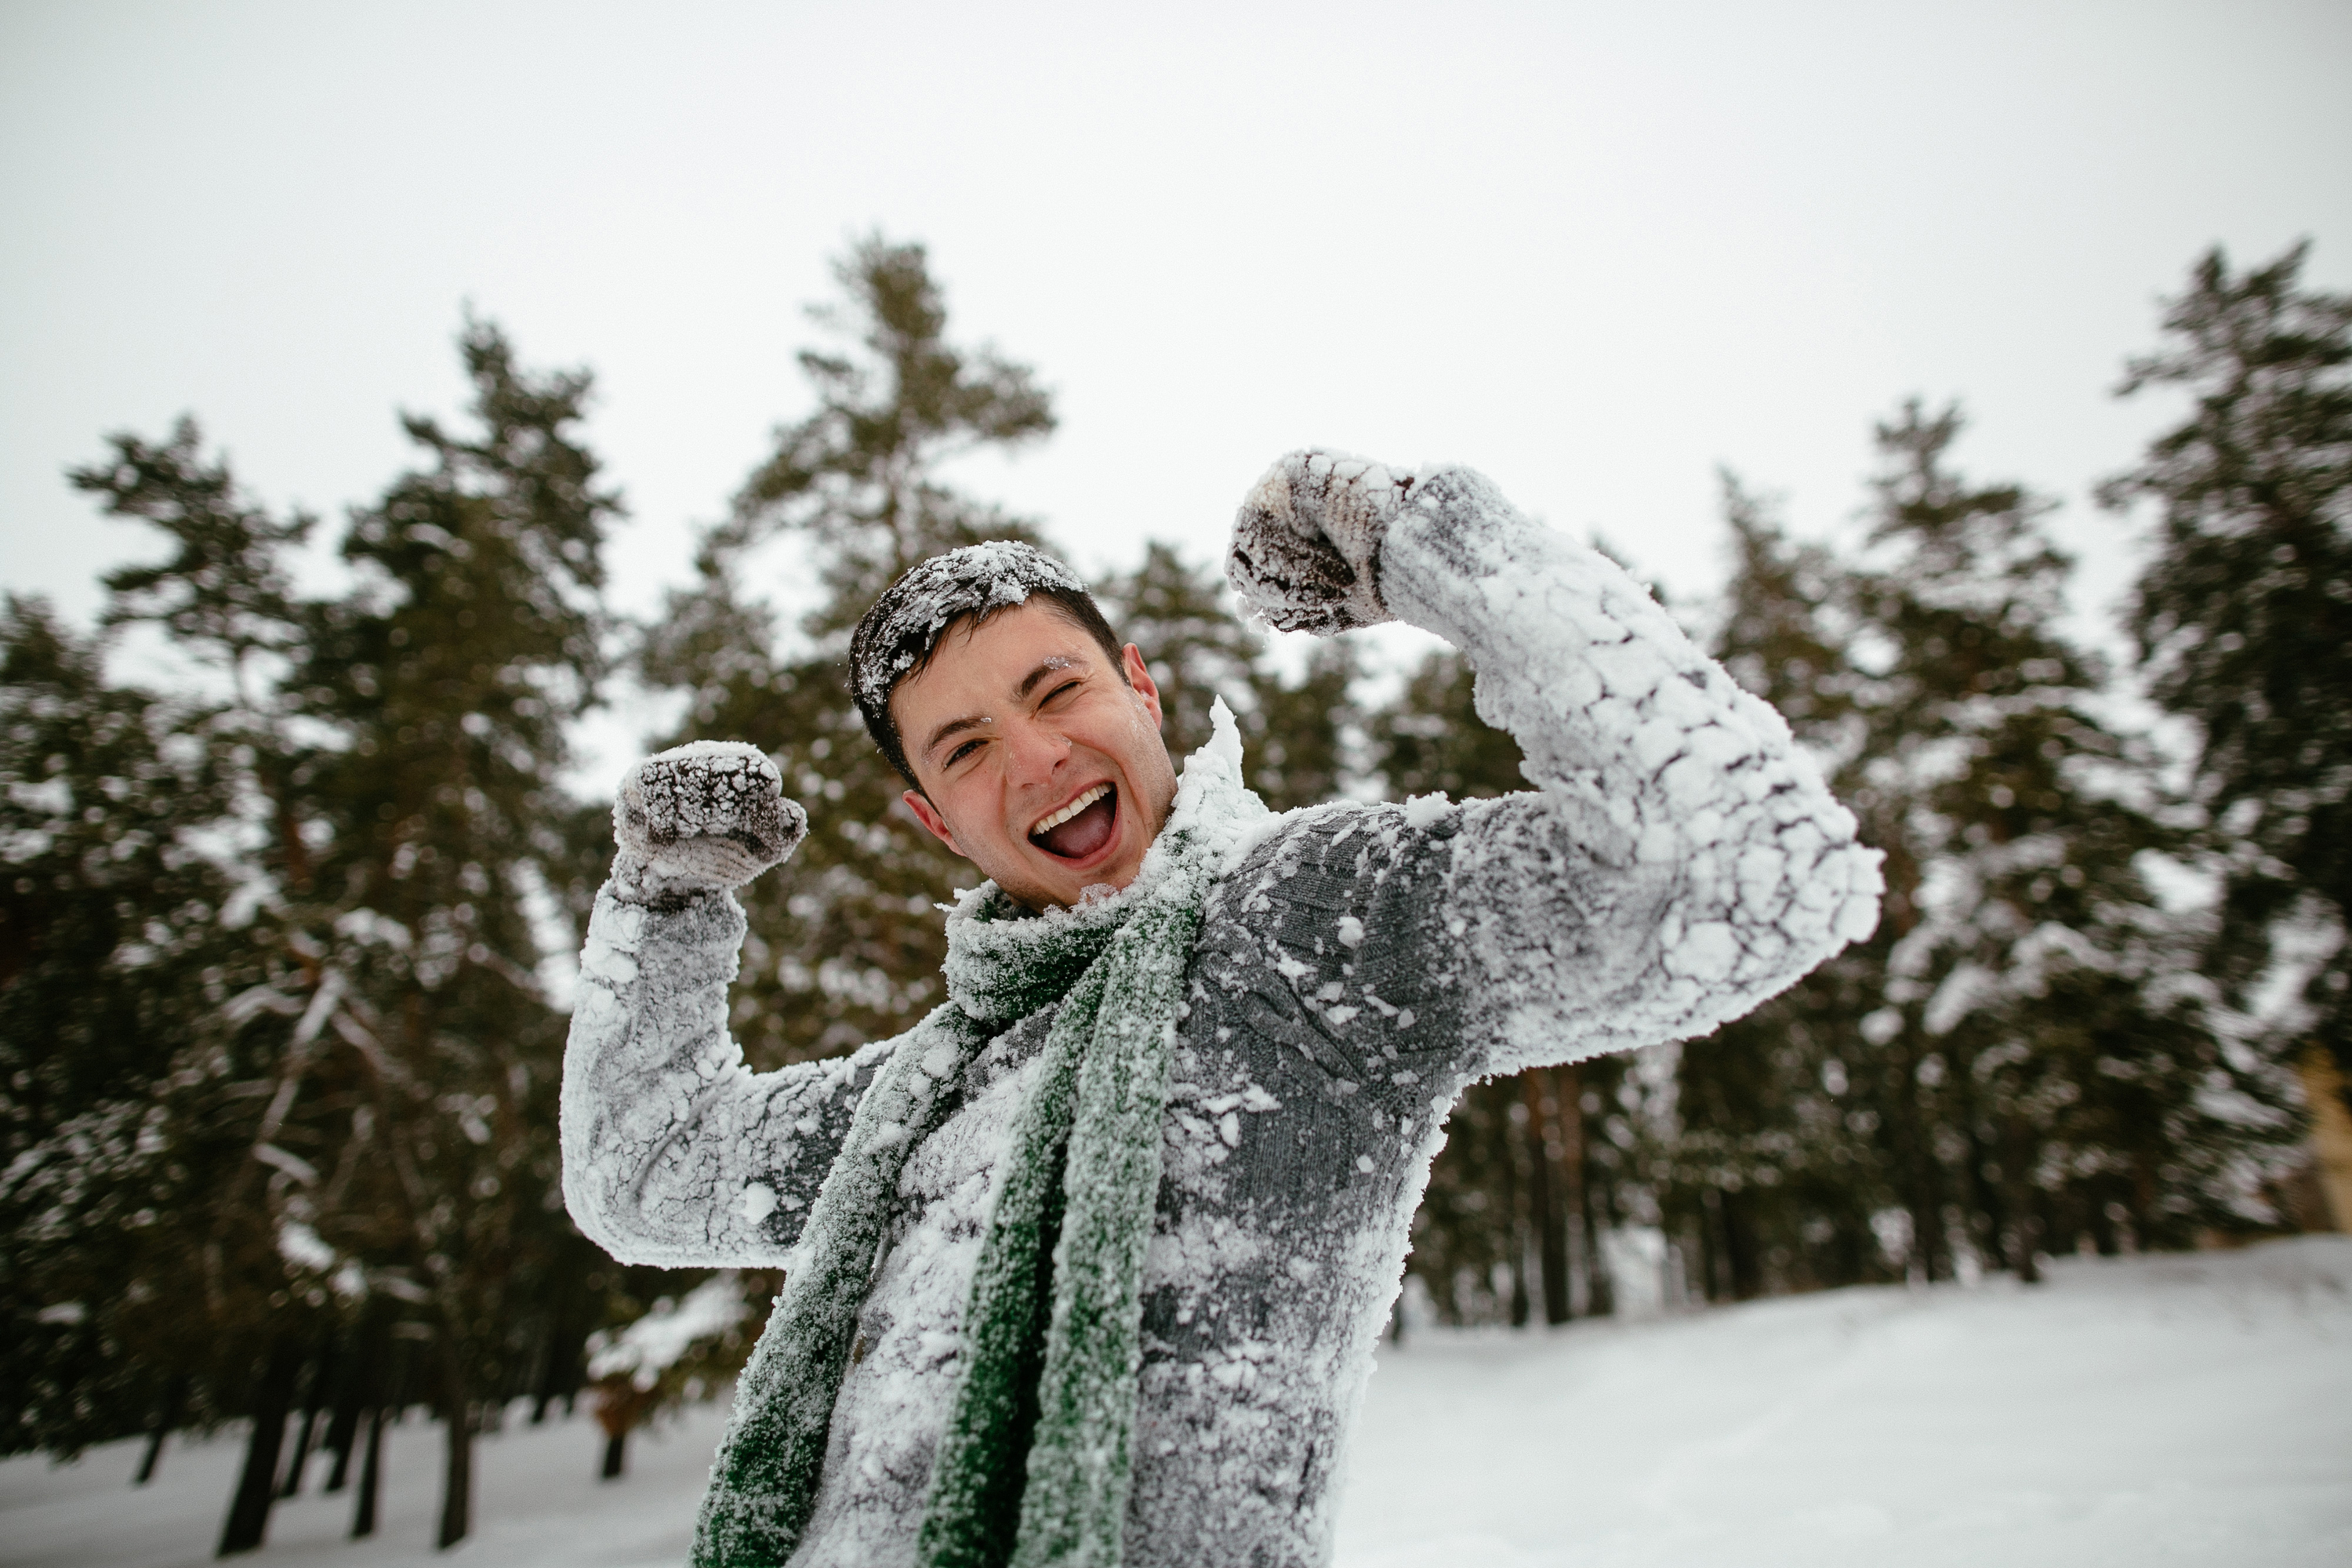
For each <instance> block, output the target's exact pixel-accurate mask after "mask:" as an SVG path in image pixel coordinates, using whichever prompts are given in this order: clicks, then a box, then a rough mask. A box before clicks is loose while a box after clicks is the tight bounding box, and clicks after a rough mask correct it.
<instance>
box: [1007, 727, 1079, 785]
mask: <svg viewBox="0 0 2352 1568" xmlns="http://www.w3.org/2000/svg"><path fill="white" fill-rule="evenodd" d="M1003 743H1004V746H1005V749H1006V751H1007V752H1008V753H1009V757H1008V761H1009V762H1010V764H1011V767H1010V772H1011V774H1012V782H1013V784H1045V783H1046V782H1047V781H1049V780H1050V779H1052V777H1053V776H1054V770H1055V768H1057V767H1059V766H1061V764H1062V763H1063V761H1064V759H1066V757H1068V756H1069V754H1070V742H1069V737H1068V736H1066V735H1063V734H1060V733H1058V732H1056V731H1053V730H1049V729H1047V728H1045V726H1044V725H1041V724H1038V723H1036V722H1035V721H1032V720H1026V719H1022V720H1015V721H1013V723H1011V724H1010V725H1008V726H1007V727H1006V733H1005V736H1004V742H1003Z"/></svg>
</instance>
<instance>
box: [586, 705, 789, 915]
mask: <svg viewBox="0 0 2352 1568" xmlns="http://www.w3.org/2000/svg"><path fill="white" fill-rule="evenodd" d="M807 833H808V813H806V812H804V811H803V810H802V809H801V807H800V803H799V802H797V801H793V800H787V799H785V798H784V781H783V777H782V774H780V773H777V772H776V764H775V763H772V762H770V761H769V760H768V759H767V758H766V757H765V756H763V755H761V752H760V749H759V748H758V747H756V746H747V745H745V744H743V743H742V742H739V741H689V742H687V743H686V744H685V745H683V746H676V747H672V748H671V749H670V750H668V751H667V752H661V753H659V754H658V755H656V756H651V757H647V758H646V760H645V761H644V762H641V763H638V764H637V765H636V766H635V767H633V768H631V769H630V770H629V771H628V772H627V773H625V774H623V775H622V778H621V788H620V793H619V794H618V795H617V796H615V798H614V802H613V837H614V839H615V840H617V841H618V842H619V845H620V852H619V853H618V854H616V855H614V857H613V891H614V894H615V896H617V897H619V898H623V899H626V900H630V901H632V902H635V903H670V902H674V901H677V900H682V899H684V898H687V897H689V896H691V895H693V894H696V893H706V892H711V891H715V890H717V889H721V888H740V887H741V886H742V885H743V884H744V883H746V882H748V881H750V880H751V879H752V878H754V877H756V876H758V875H759V874H760V873H761V872H762V871H764V870H766V869H767V868H769V867H771V866H774V865H777V864H780V863H781V862H782V860H783V859H784V858H786V857H787V856H789V855H791V854H792V852H793V850H794V849H795V848H797V847H799V846H800V841H801V840H802V838H803V837H806V836H807Z"/></svg>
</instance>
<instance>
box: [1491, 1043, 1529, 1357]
mask: <svg viewBox="0 0 2352 1568" xmlns="http://www.w3.org/2000/svg"><path fill="white" fill-rule="evenodd" d="M1496 1088H1497V1089H1502V1090H1503V1091H1504V1092H1503V1093H1502V1094H1499V1095H1497V1096H1496V1100H1497V1101H1498V1103H1497V1104H1496V1107H1495V1113H1496V1120H1497V1121H1499V1122H1500V1124H1501V1125H1500V1129H1499V1136H1500V1138H1501V1142H1502V1147H1501V1149H1500V1151H1499V1152H1500V1153H1501V1154H1502V1156H1503V1160H1502V1165H1503V1247H1504V1248H1505V1253H1506V1257H1507V1260H1508V1261H1509V1263H1510V1266H1511V1327H1513V1328H1515V1329H1524V1328H1526V1327H1527V1326H1528V1232H1527V1222H1526V1216H1525V1213H1524V1210H1523V1209H1522V1206H1521V1205H1520V1203H1519V1150H1518V1144H1519V1142H1520V1141H1519V1140H1518V1139H1517V1138H1514V1137H1513V1136H1512V1135H1511V1111H1512V1109H1513V1107H1514V1105H1515V1103H1516V1101H1515V1100H1513V1099H1512V1098H1511V1097H1510V1093H1509V1089H1508V1087H1507V1085H1502V1084H1497V1085H1496Z"/></svg>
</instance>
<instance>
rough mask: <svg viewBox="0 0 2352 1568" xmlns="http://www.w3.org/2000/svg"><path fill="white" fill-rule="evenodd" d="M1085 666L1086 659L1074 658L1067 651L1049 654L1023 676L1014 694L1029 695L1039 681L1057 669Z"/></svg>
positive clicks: (1019, 695)
mask: <svg viewBox="0 0 2352 1568" xmlns="http://www.w3.org/2000/svg"><path fill="white" fill-rule="evenodd" d="M1084 668H1086V660H1084V659H1082V658H1074V657H1072V656H1071V655H1069V654H1066V653H1055V654H1048V655H1046V656H1045V659H1044V660H1043V661H1042V662H1040V663H1039V664H1038V666H1037V668H1034V669H1033V670H1031V671H1030V672H1029V673H1028V675H1027V676H1025V677H1024V678H1023V679H1022V682H1021V684H1020V685H1018V686H1016V687H1014V688H1013V695H1015V696H1016V697H1023V698H1025V697H1027V696H1028V695H1029V693H1030V692H1031V691H1033V690H1034V689H1036V686H1037V683H1038V682H1039V681H1041V680H1043V679H1045V678H1046V677H1047V676H1049V675H1052V674H1054V673H1055V672H1056V671H1057V670H1064V669H1084Z"/></svg>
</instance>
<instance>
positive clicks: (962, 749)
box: [940, 735, 981, 768]
mask: <svg viewBox="0 0 2352 1568" xmlns="http://www.w3.org/2000/svg"><path fill="white" fill-rule="evenodd" d="M980 748H981V738H980V737H979V736H977V735H975V736H973V737H972V738H971V740H969V741H966V742H964V743H963V744H962V745H961V746H958V747H957V748H956V749H955V750H954V751H952V752H949V753H948V758H947V761H946V762H944V763H940V767H942V768H951V767H953V766H955V765H956V764H957V763H960V762H961V761H963V760H964V759H965V758H966V757H968V756H970V755H971V754H972V753H973V752H977V751H979V750H980Z"/></svg>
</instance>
